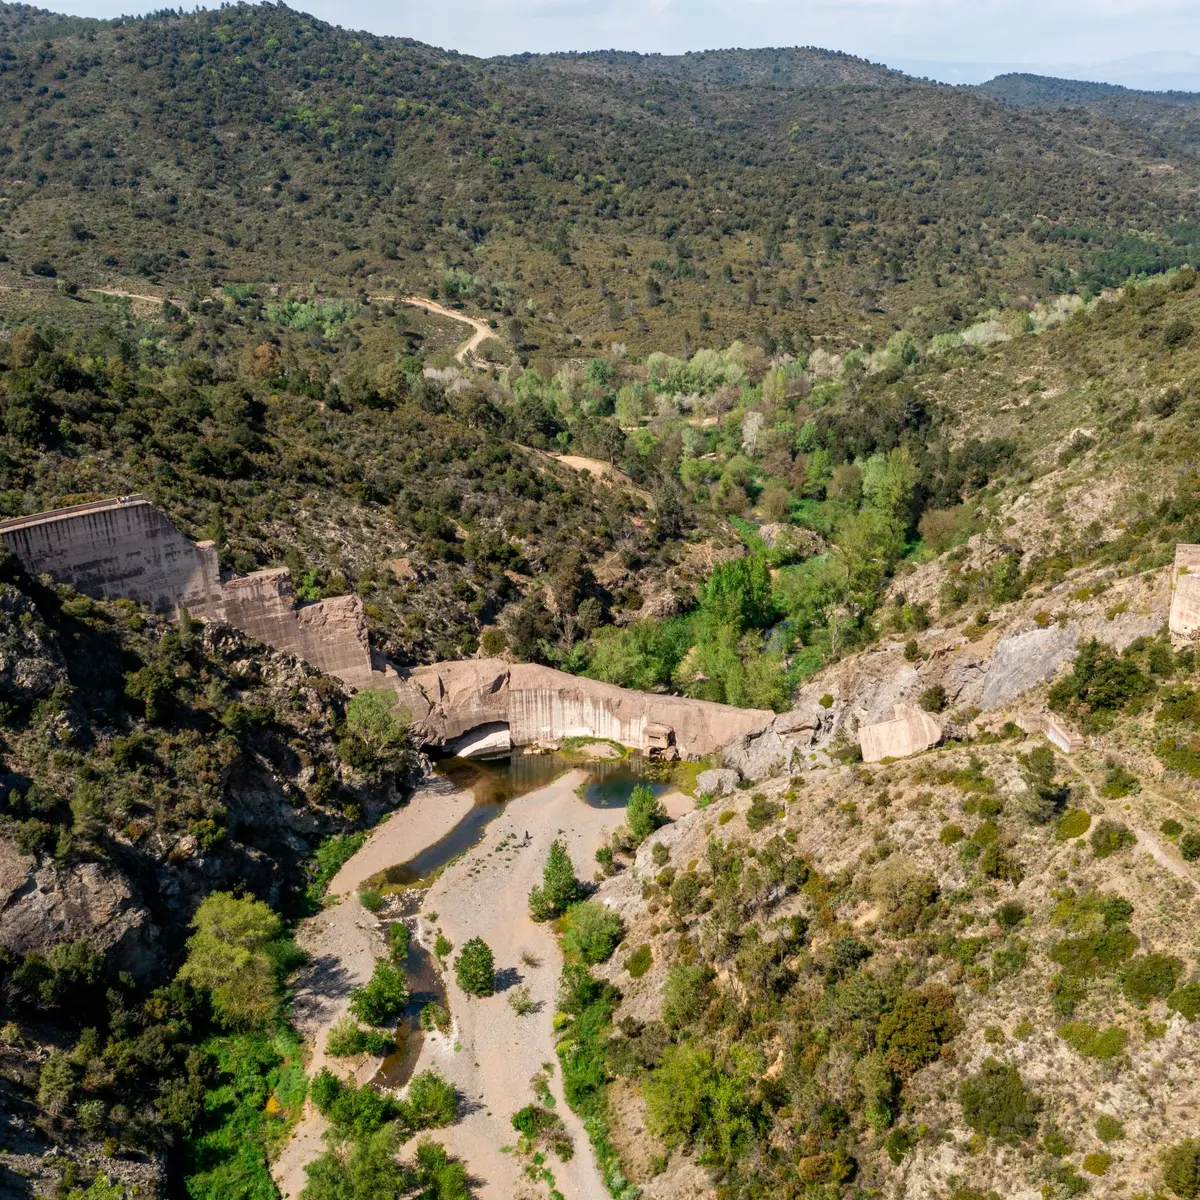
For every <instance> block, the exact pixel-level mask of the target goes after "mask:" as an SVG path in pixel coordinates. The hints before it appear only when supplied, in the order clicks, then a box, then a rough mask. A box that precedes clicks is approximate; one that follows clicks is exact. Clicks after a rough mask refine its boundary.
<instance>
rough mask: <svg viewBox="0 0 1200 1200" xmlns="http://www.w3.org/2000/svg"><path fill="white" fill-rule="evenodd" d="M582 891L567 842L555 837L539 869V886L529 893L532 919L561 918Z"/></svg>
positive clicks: (549, 919)
mask: <svg viewBox="0 0 1200 1200" xmlns="http://www.w3.org/2000/svg"><path fill="white" fill-rule="evenodd" d="M582 893H583V889H582V887H581V886H580V883H579V880H578V879H576V878H575V866H574V864H573V863H572V862H571V855H570V854H569V853H568V851H567V844H566V842H564V841H562V840H561V839H557V838H556V839H555V840H554V842H552V843H551V845H550V853H549V855H548V856H547V858H546V865H545V867H544V868H543V870H542V882H541V885H540V886H535V887H534V888H533V889H532V890H531V891H530V893H529V913H530V915H531V916H532V917H533V919H534V920H535V921H552V920H554V918H555V917H561V916H562V914H563V913H565V912H566V911H567V909H568V908H569V907H570V906H571V905H572V904H573V903H574V902H575V901H576V900H578V899H579V897H580V896H581V895H582Z"/></svg>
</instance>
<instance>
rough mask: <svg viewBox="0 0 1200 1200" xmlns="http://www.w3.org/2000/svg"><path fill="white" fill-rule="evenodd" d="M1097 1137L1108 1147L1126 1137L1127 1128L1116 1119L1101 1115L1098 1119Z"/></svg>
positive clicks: (1106, 1114) (1104, 1114)
mask: <svg viewBox="0 0 1200 1200" xmlns="http://www.w3.org/2000/svg"><path fill="white" fill-rule="evenodd" d="M1096 1136H1097V1137H1098V1138H1099V1139H1100V1140H1101V1141H1102V1142H1104V1143H1105V1144H1106V1145H1107V1144H1108V1143H1109V1142H1119V1141H1120V1140H1121V1139H1122V1138H1123V1137H1124V1136H1125V1126H1124V1125H1123V1124H1122V1123H1121V1122H1120V1121H1118V1120H1117V1118H1116V1117H1110V1116H1109V1115H1108V1113H1101V1114H1100V1115H1099V1116H1098V1117H1097V1118H1096Z"/></svg>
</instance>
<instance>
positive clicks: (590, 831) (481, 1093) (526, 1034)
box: [416, 771, 624, 1200]
mask: <svg viewBox="0 0 1200 1200" xmlns="http://www.w3.org/2000/svg"><path fill="white" fill-rule="evenodd" d="M586 779H587V775H586V773H585V772H583V771H571V772H569V773H568V774H566V775H564V776H562V777H561V778H559V779H557V780H556V781H555V782H554V783H552V784H550V785H549V786H547V787H544V788H541V789H540V790H538V791H536V792H530V793H529V794H527V795H525V796H521V797H519V798H518V799H516V800H513V801H511V802H510V803H509V804H508V806H507V807H506V809H505V811H504V813H503V815H502V816H500V817H498V818H497V819H496V820H495V821H493V822H492V823H491V824H490V825H489V826H488V828H487V833H486V836H485V837H484V839H483V841H482V842H481V843H480V844H479V845H478V846H477V847H476V848H475V849H474V850H472V851H471V853H470V854H469V855H467V856H465V857H464V858H463V859H461V860H459V861H458V862H456V863H455V864H454V865H453V866H452V867H450V868H448V869H447V870H446V871H445V872H444V873H443V874H442V876H441V878H439V879H438V881H437V882H436V883H435V884H434V885H433V887H432V888H430V891H429V895H428V897H427V899H426V902H425V905H424V912H425V914H426V917H427V918H428V917H429V915H430V914H431V913H437V920H436V922H432V924H436V925H437V926H440V927H441V929H442V932H443V933H444V934H445V935H446V936H447V937H448V938H449V939H450V940H451V941H452V942H453V943H454V945H455V947H456V951H457V948H458V947H461V946H462V944H463V943H464V942H465V941H467V940H468V939H469V938H472V937H482V938H483V940H484V941H485V942H487V944H488V945H489V946H490V947H491V948H492V952H493V954H494V955H495V958H496V968H497V975H498V984H499V987H500V990H499V991H498V992H497V994H496V995H494V996H490V997H488V998H486V999H476V998H474V997H468V996H465V995H464V994H463V993H462V992H461V991H460V990H459V989H458V986H457V984H456V983H455V981H454V978H453V973H452V972H449V973H448V974H449V976H450V977H449V978H448V979H447V980H446V984H447V990H448V992H449V996H450V1006H451V1013H452V1015H453V1017H454V1022H455V1030H454V1032H455V1036H456V1038H457V1040H458V1045H459V1046H460V1049H459V1050H457V1051H455V1050H454V1049H453V1046H452V1044H451V1043H450V1039H437V1040H436V1041H433V1040H431V1041H429V1042H427V1043H426V1044H425V1045H424V1046H423V1047H422V1049H421V1056H420V1058H419V1059H418V1062H417V1067H416V1069H417V1070H418V1071H423V1070H425V1069H427V1068H429V1067H436V1068H437V1070H438V1071H440V1072H441V1073H442V1074H443V1075H444V1076H445V1077H446V1078H447V1079H449V1080H451V1081H452V1082H453V1083H454V1084H455V1085H456V1086H457V1087H458V1089H459V1091H460V1092H461V1094H462V1095H463V1097H464V1098H465V1101H466V1103H465V1104H464V1115H463V1116H462V1118H461V1119H460V1120H459V1121H458V1122H457V1124H455V1125H453V1126H451V1127H450V1128H448V1129H441V1130H438V1132H437V1137H438V1140H439V1141H442V1142H444V1143H445V1145H446V1148H447V1149H448V1150H449V1151H450V1152H451V1153H452V1154H455V1155H458V1156H459V1157H461V1158H462V1159H464V1160H465V1161H466V1163H467V1167H468V1169H469V1170H470V1172H471V1175H472V1178H473V1179H474V1180H475V1181H476V1194H477V1196H478V1197H479V1198H480V1200H514V1198H516V1197H521V1196H524V1195H526V1194H529V1195H539V1194H542V1193H543V1192H544V1189H541V1191H538V1190H537V1189H533V1190H530V1185H529V1184H528V1182H527V1181H526V1180H525V1179H524V1178H523V1176H522V1173H521V1166H522V1164H521V1163H520V1162H519V1161H518V1160H517V1159H516V1158H515V1157H514V1156H513V1155H512V1154H505V1153H503V1150H502V1148H503V1147H505V1146H513V1145H514V1144H515V1143H516V1140H517V1135H516V1133H515V1131H514V1130H513V1127H512V1124H511V1117H512V1114H513V1113H514V1112H516V1111H517V1110H518V1109H520V1108H522V1107H524V1106H525V1105H526V1104H529V1103H532V1102H533V1101H534V1100H535V1099H536V1097H535V1095H534V1092H533V1089H532V1087H531V1086H530V1079H531V1078H532V1076H533V1075H535V1074H536V1073H537V1072H538V1071H539V1070H541V1069H542V1067H543V1064H545V1063H551V1064H553V1068H554V1073H553V1076H552V1079H551V1083H550V1087H551V1089H552V1091H553V1092H554V1095H555V1097H556V1098H557V1100H558V1105H557V1111H558V1112H559V1114H560V1115H561V1116H562V1118H563V1120H564V1121H565V1123H566V1125H567V1128H568V1130H569V1131H570V1134H571V1137H572V1139H573V1141H574V1143H575V1155H574V1157H573V1158H572V1159H571V1161H570V1162H567V1163H562V1162H559V1161H558V1159H557V1158H555V1157H553V1156H551V1159H550V1161H549V1162H548V1163H547V1165H548V1166H549V1167H550V1169H551V1170H552V1171H553V1172H554V1175H555V1178H556V1180H557V1184H558V1189H559V1191H561V1192H562V1194H563V1195H564V1196H565V1197H567V1200H607V1196H608V1193H607V1191H606V1190H605V1187H604V1183H603V1181H602V1179H601V1177H600V1173H599V1171H598V1169H597V1168H596V1163H595V1158H594V1156H593V1154H592V1151H591V1147H590V1145H589V1143H588V1140H587V1134H586V1133H585V1132H584V1129H583V1126H582V1124H581V1123H580V1121H579V1120H578V1118H577V1117H576V1116H575V1115H574V1113H572V1112H571V1110H570V1109H569V1108H568V1107H567V1104H566V1101H565V1100H564V1099H563V1095H562V1087H561V1084H560V1082H559V1078H558V1059H557V1057H556V1055H555V1051H554V1035H553V1030H552V1025H551V1022H552V1019H553V1016H554V1011H555V998H556V995H557V991H558V976H559V971H560V969H561V956H560V954H559V950H558V945H557V942H556V940H555V937H554V933H553V931H552V930H551V929H550V928H549V927H548V926H546V925H537V924H535V923H534V922H533V921H532V920H530V918H529V907H528V895H529V889H530V888H531V887H533V886H534V884H536V883H539V882H540V881H541V875H542V868H543V866H544V864H545V861H546V856H547V854H548V853H549V850H550V844H551V842H553V841H554V839H555V838H556V837H562V838H563V839H564V840H565V841H566V843H567V846H568V849H569V851H570V854H571V858H572V860H573V861H574V863H575V870H576V874H577V875H579V876H580V878H582V879H590V878H591V877H592V875H593V873H594V872H595V870H596V860H595V853H596V850H597V849H598V848H599V846H600V844H601V842H602V841H603V839H604V838H605V836H606V835H607V834H608V832H609V831H610V830H612V829H613V828H614V827H615V826H617V825H619V824H620V823H621V821H622V819H623V818H624V812H623V810H621V809H600V808H591V807H589V806H588V805H587V804H585V803H583V801H581V800H580V799H579V797H578V796H577V795H576V794H575V789H576V788H577V787H578V786H579V784H580V783H582V782H584V781H585V780H586ZM523 955H524V956H526V958H529V957H530V956H532V960H533V961H536V963H537V965H536V966H533V965H530V964H529V962H526V961H522V956H523ZM451 960H453V955H452V956H451ZM521 984H524V985H526V986H527V987H528V988H529V990H530V992H531V993H532V995H533V998H534V1000H535V1001H537V1002H538V1004H539V1005H540V1007H539V1009H538V1011H537V1012H536V1013H533V1014H532V1015H530V1016H525V1017H519V1016H517V1015H516V1014H515V1013H514V1012H513V1010H512V1009H511V1008H510V1007H509V1004H508V993H509V992H510V990H511V989H512V988H514V987H517V986H519V985H521Z"/></svg>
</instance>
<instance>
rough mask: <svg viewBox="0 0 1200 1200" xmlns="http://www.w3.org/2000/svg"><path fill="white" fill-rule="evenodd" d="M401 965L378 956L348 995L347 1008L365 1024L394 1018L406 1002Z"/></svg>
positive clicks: (405, 988)
mask: <svg viewBox="0 0 1200 1200" xmlns="http://www.w3.org/2000/svg"><path fill="white" fill-rule="evenodd" d="M408 1000H409V991H408V983H407V980H406V979H405V977H404V968H403V967H401V966H399V965H397V964H396V963H391V962H388V961H387V960H386V959H383V958H381V959H378V960H377V961H376V963H375V969H374V971H372V972H371V978H370V979H369V980H368V981H367V982H366V983H365V984H363V986H362V987H360V988H357V989H356V990H355V991H354V992H352V993H351V995H350V1011H351V1012H352V1013H353V1014H354V1015H355V1016H356V1017H357V1018H358V1019H359V1020H360V1021H365V1022H366V1023H367V1024H368V1025H386V1024H387V1023H388V1022H390V1021H393V1020H395V1019H396V1018H397V1017H398V1016H399V1015H400V1012H401V1010H402V1009H403V1008H404V1006H405V1005H406V1004H407V1003H408Z"/></svg>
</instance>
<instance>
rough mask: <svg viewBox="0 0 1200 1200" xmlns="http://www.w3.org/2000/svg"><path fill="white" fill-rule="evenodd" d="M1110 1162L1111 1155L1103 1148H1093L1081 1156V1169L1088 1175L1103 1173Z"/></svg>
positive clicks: (1106, 1170)
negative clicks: (1089, 1152)
mask: <svg viewBox="0 0 1200 1200" xmlns="http://www.w3.org/2000/svg"><path fill="white" fill-rule="evenodd" d="M1112 1164H1113V1156H1112V1155H1111V1154H1109V1153H1107V1152H1106V1151H1104V1150H1093V1151H1092V1153H1091V1154H1086V1155H1084V1158H1083V1169H1084V1170H1085V1171H1086V1172H1087V1173H1088V1174H1089V1175H1105V1174H1107V1173H1108V1168H1109V1167H1111V1166H1112Z"/></svg>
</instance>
